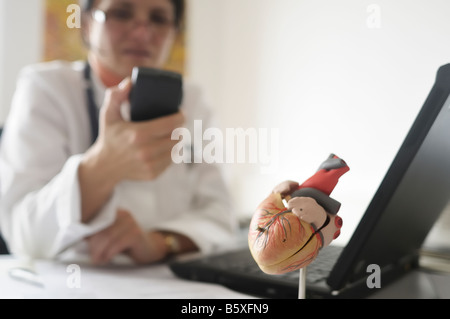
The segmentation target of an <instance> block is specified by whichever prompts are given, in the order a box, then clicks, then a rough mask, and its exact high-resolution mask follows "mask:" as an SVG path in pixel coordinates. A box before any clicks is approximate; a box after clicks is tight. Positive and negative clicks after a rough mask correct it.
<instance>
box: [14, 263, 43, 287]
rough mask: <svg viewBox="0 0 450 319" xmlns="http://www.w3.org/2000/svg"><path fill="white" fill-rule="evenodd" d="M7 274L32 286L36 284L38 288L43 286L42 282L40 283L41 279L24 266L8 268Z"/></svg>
mask: <svg viewBox="0 0 450 319" xmlns="http://www.w3.org/2000/svg"><path fill="white" fill-rule="evenodd" d="M8 275H9V276H10V277H11V278H13V279H15V280H18V281H22V282H26V283H28V284H31V285H33V286H37V287H40V288H44V284H43V283H42V280H41V279H40V278H39V276H38V275H37V274H36V273H35V272H33V271H32V270H29V269H26V268H21V267H15V268H11V269H9V271H8Z"/></svg>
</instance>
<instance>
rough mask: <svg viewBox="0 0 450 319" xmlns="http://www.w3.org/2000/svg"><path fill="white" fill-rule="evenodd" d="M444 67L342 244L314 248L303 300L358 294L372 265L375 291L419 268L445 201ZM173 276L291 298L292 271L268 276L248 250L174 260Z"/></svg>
mask: <svg viewBox="0 0 450 319" xmlns="http://www.w3.org/2000/svg"><path fill="white" fill-rule="evenodd" d="M449 95H450V64H446V65H443V66H441V67H440V68H439V70H438V72H437V76H436V80H435V83H434V85H433V87H432V89H431V91H430V93H429V95H428V97H427V99H426V100H425V103H424V105H423V107H422V109H421V110H420V112H419V113H418V115H417V117H416V119H415V121H414V123H413V125H412V127H411V128H410V131H409V133H408V134H407V136H406V138H405V140H404V141H403V143H402V145H401V147H400V149H399V151H398V153H397V154H396V156H395V158H394V160H393V161H392V163H391V166H390V167H389V169H388V171H387V173H386V175H385V177H384V178H383V180H382V182H381V184H380V186H379V188H378V190H377V191H376V192H375V194H374V196H373V198H372V200H371V202H370V204H369V205H368V207H367V209H366V211H365V213H364V215H363V216H362V218H361V220H360V222H359V224H358V226H357V227H356V229H355V231H354V233H353V234H352V237H351V238H350V240H349V241H348V243H347V244H346V246H345V247H337V246H333V245H331V246H329V247H326V248H324V249H322V250H321V252H320V253H319V255H318V257H317V258H316V260H315V261H314V262H313V263H312V264H310V265H309V266H308V267H307V270H306V276H307V280H306V297H307V298H359V297H365V296H367V295H369V294H370V293H371V292H374V291H375V290H377V289H371V288H373V287H369V286H370V285H369V284H368V282H369V281H370V280H369V279H370V278H369V276H370V275H371V274H372V272H370V271H369V270H372V269H374V268H372V266H371V265H376V266H377V267H379V268H378V269H379V270H380V272H379V280H380V281H381V283H380V284H381V288H383V287H384V286H386V285H387V284H388V283H390V282H392V281H393V280H395V279H398V278H399V277H400V276H402V275H404V274H405V273H407V272H409V271H411V270H412V269H415V268H417V267H418V266H419V252H420V249H421V246H422V244H423V242H424V240H425V239H426V237H427V235H428V233H429V231H430V230H431V228H432V227H433V225H434V223H435V221H436V220H437V219H438V218H439V216H440V214H441V212H442V211H443V210H444V209H445V207H446V206H447V205H449V204H450V97H449ZM170 268H171V270H172V271H173V272H174V273H175V274H176V275H177V276H179V277H181V278H185V279H190V280H197V281H203V282H212V283H218V284H222V285H224V286H227V287H229V288H231V289H234V290H237V291H240V292H245V293H248V294H251V295H254V296H257V297H263V298H297V297H298V276H299V274H298V273H299V272H298V271H295V272H292V273H289V274H285V275H267V274H264V273H263V272H262V271H261V270H259V268H258V266H257V265H256V263H255V261H254V260H253V258H252V256H251V254H250V251H249V248H248V247H243V248H242V249H237V250H232V251H228V252H223V253H218V254H215V255H210V256H203V257H199V258H197V259H194V260H185V261H181V260H179V261H174V262H172V263H170Z"/></svg>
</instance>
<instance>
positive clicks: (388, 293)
mask: <svg viewBox="0 0 450 319" xmlns="http://www.w3.org/2000/svg"><path fill="white" fill-rule="evenodd" d="M68 265H69V264H62V263H53V262H48V261H37V262H34V267H35V269H36V270H37V271H38V272H40V273H41V280H42V281H43V283H44V285H45V288H44V287H38V286H35V285H32V284H30V283H26V282H21V281H18V280H16V279H13V278H11V277H10V276H9V275H8V271H9V269H11V268H13V267H31V266H32V265H31V264H30V263H28V262H24V261H19V260H17V259H15V258H13V257H10V256H0V299H4V298H58V299H64V298H89V299H90V298H101V299H111V298H112V299H128V298H133V299H144V298H145V299H249V298H254V297H252V296H249V295H245V294H241V293H238V292H235V291H232V290H230V289H227V288H225V287H222V286H220V285H214V284H205V283H198V282H192V281H187V280H183V279H179V278H177V277H176V276H174V275H173V274H172V272H171V271H170V269H169V268H168V267H167V265H164V264H162V265H155V266H146V267H136V266H108V267H93V266H89V265H80V267H79V273H78V274H79V277H76V276H77V274H76V273H75V271H76V269H75V270H74V269H73V268H70V267H68ZM77 278H79V281H78V282H77ZM77 284H79V285H78V286H79V287H77ZM370 298H429V299H433V298H445V299H450V274H444V273H436V272H430V271H418V270H417V271H413V272H411V273H409V274H408V275H406V276H404V277H403V278H401V279H400V280H398V281H397V282H394V283H392V284H390V285H389V286H386V287H382V289H380V290H379V291H375V292H374V294H373V295H371V296H370Z"/></svg>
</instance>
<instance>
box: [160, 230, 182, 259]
mask: <svg viewBox="0 0 450 319" xmlns="http://www.w3.org/2000/svg"><path fill="white" fill-rule="evenodd" d="M164 241H165V243H166V246H167V250H168V251H169V254H170V255H173V254H178V253H180V252H181V247H180V242H179V240H178V239H177V238H176V237H175V236H174V235H172V234H166V235H165V236H164Z"/></svg>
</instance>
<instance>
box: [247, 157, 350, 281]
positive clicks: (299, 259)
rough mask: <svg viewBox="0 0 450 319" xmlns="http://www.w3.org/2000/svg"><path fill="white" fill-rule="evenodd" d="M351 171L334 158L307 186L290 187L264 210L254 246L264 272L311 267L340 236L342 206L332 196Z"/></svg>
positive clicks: (255, 224) (253, 225)
mask: <svg viewBox="0 0 450 319" xmlns="http://www.w3.org/2000/svg"><path fill="white" fill-rule="evenodd" d="M349 170H350V168H349V167H348V165H347V164H346V163H345V161H343V160H342V159H340V158H339V157H337V156H336V155H334V154H331V155H330V156H329V158H328V159H327V160H325V161H324V162H323V163H322V165H321V166H320V167H319V170H318V171H317V172H316V173H315V174H314V175H313V176H311V177H310V178H309V179H308V180H306V181H305V182H304V183H303V184H301V185H299V184H298V183H297V182H293V181H285V182H283V183H281V184H279V185H278V186H276V187H275V188H274V190H273V191H272V193H271V194H270V195H269V196H268V197H267V198H266V199H265V200H264V201H263V202H262V203H261V204H260V205H259V206H258V208H257V209H256V212H255V214H254V215H253V218H252V220H251V222H250V228H249V233H248V244H249V248H250V251H251V253H252V256H253V258H254V259H255V261H256V263H257V264H258V265H259V267H260V268H261V270H262V271H264V272H265V273H268V274H282V273H286V272H290V271H294V270H297V269H300V268H303V267H306V266H307V265H309V264H310V263H311V262H312V261H313V260H314V259H315V258H316V257H317V254H318V253H319V251H320V249H321V248H323V247H325V246H327V245H329V244H330V243H331V241H332V240H333V239H336V238H337V237H338V236H339V234H340V229H341V227H342V219H341V218H340V217H339V216H337V215H336V214H337V212H338V211H339V208H340V203H339V202H338V201H336V200H334V199H332V198H331V197H330V196H329V195H330V194H331V192H332V191H333V189H334V187H335V186H336V184H337V183H338V180H339V178H340V177H341V176H342V175H343V174H345V173H346V172H348V171H349ZM283 199H284V200H286V201H287V207H286V206H285V204H284V203H283Z"/></svg>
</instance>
